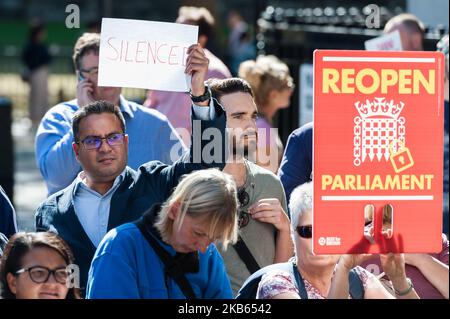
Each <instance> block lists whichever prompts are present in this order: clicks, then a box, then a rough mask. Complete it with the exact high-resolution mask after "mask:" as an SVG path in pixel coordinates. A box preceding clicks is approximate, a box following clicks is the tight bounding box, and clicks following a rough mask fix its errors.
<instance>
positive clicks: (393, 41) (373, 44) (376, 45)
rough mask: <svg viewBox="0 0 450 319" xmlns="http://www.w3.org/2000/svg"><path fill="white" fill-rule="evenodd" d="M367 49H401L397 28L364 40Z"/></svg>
mask: <svg viewBox="0 0 450 319" xmlns="http://www.w3.org/2000/svg"><path fill="white" fill-rule="evenodd" d="M364 45H365V47H366V50H367V51H403V48H402V40H401V38H400V32H399V31H398V30H396V31H394V32H391V33H388V34H385V35H382V36H379V37H377V38H374V39H370V40H367V41H366V42H364Z"/></svg>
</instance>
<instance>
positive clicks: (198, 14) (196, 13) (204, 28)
mask: <svg viewBox="0 0 450 319" xmlns="http://www.w3.org/2000/svg"><path fill="white" fill-rule="evenodd" d="M176 22H177V23H185V24H191V25H197V26H198V35H199V36H201V35H205V36H206V37H208V38H209V37H210V36H211V34H212V30H213V28H214V23H215V21H214V17H213V16H212V14H211V12H209V10H208V9H206V8H204V7H201V8H199V7H189V6H183V7H181V8H180V9H179V10H178V18H177V20H176Z"/></svg>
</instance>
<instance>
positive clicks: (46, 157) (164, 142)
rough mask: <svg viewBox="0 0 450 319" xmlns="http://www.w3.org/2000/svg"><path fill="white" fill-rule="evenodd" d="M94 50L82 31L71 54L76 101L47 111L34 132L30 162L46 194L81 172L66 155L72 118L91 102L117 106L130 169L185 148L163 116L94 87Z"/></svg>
mask: <svg viewBox="0 0 450 319" xmlns="http://www.w3.org/2000/svg"><path fill="white" fill-rule="evenodd" d="M99 46H100V35H99V34H97V33H85V34H83V35H82V36H81V37H80V38H79V39H78V41H77V42H76V44H75V48H74V55H73V61H74V65H75V70H76V73H77V77H78V85H77V92H76V94H77V98H76V99H74V100H71V101H68V102H64V103H60V104H58V105H56V106H54V107H53V108H52V109H50V110H49V111H48V112H47V114H46V115H45V116H44V117H43V119H42V121H41V124H40V126H39V128H38V131H37V134H36V141H35V143H36V144H35V148H36V162H37V166H38V167H39V169H40V171H41V174H42V176H43V177H44V180H45V182H46V184H47V189H48V193H49V195H51V194H53V193H55V192H57V191H58V190H61V189H63V188H64V187H66V186H68V185H69V184H70V183H71V182H72V181H73V180H74V178H75V177H76V176H77V174H78V173H79V172H80V170H81V167H80V165H79V163H78V162H77V161H76V159H75V156H74V154H73V152H72V146H71V145H72V140H73V135H72V131H71V124H72V117H73V115H74V114H75V112H76V111H77V110H78V109H79V108H82V107H84V106H86V105H87V104H89V103H91V102H94V101H99V100H105V101H109V102H111V103H113V104H114V105H117V106H119V108H120V111H121V112H122V114H123V116H124V118H125V123H126V126H127V130H128V134H129V135H130V141H129V148H130V157H129V159H128V165H129V166H130V167H131V168H133V169H137V168H138V167H139V166H140V165H141V164H143V163H145V162H148V161H150V160H160V161H162V162H164V163H167V164H171V163H172V162H173V161H175V160H176V159H177V158H178V157H179V155H181V153H183V152H184V151H185V150H186V147H185V145H184V143H183V142H182V140H181V138H180V137H179V135H178V134H177V133H176V131H175V130H174V128H173V127H172V125H171V124H170V123H169V121H168V120H167V118H166V117H165V116H164V115H162V114H161V113H159V112H157V111H155V110H150V109H148V108H144V107H143V106H141V105H139V104H136V103H134V102H130V101H127V100H126V99H125V98H124V97H123V96H122V95H121V94H120V93H121V90H122V89H121V88H118V87H100V86H98V85H97V79H98V63H99V56H98V53H99ZM171 150H172V152H171ZM171 155H172V156H171ZM172 157H175V158H172Z"/></svg>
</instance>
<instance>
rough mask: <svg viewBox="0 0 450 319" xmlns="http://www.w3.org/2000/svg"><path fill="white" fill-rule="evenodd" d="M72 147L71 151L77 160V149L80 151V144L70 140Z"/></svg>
mask: <svg viewBox="0 0 450 319" xmlns="http://www.w3.org/2000/svg"><path fill="white" fill-rule="evenodd" d="M72 149H73V152H74V153H75V157H76V159H77V161H78V156H79V151H80V145H79V144H77V143H75V142H72Z"/></svg>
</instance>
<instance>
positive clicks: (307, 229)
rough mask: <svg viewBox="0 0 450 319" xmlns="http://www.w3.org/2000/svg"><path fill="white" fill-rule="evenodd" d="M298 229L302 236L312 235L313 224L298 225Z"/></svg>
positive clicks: (308, 236)
mask: <svg viewBox="0 0 450 319" xmlns="http://www.w3.org/2000/svg"><path fill="white" fill-rule="evenodd" d="M296 231H297V234H298V235H299V236H300V237H302V238H311V237H312V225H306V226H297V228H296Z"/></svg>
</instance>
